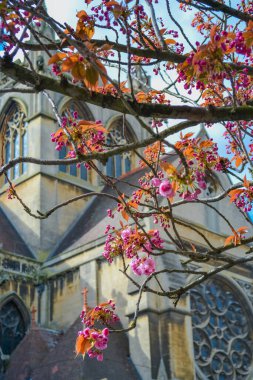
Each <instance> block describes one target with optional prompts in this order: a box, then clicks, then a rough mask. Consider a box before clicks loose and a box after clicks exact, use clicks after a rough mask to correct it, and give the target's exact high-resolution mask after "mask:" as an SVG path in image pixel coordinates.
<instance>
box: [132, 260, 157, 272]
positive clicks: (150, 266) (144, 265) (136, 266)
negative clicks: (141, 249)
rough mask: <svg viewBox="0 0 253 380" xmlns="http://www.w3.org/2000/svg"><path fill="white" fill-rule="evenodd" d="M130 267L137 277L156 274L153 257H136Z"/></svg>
mask: <svg viewBox="0 0 253 380" xmlns="http://www.w3.org/2000/svg"><path fill="white" fill-rule="evenodd" d="M130 266H131V268H132V271H133V272H134V273H135V274H136V275H137V276H141V275H142V274H145V275H146V276H149V275H150V274H152V273H153V272H155V261H154V259H152V257H142V258H139V257H135V258H134V259H133V260H132V261H131V262H130Z"/></svg>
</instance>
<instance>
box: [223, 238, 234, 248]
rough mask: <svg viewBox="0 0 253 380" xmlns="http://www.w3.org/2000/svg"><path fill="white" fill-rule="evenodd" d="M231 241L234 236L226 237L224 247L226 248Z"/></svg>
mask: <svg viewBox="0 0 253 380" xmlns="http://www.w3.org/2000/svg"><path fill="white" fill-rule="evenodd" d="M233 240H234V235H231V236H229V237H227V238H226V240H225V242H224V247H226V245H230V244H231V243H232V241H233Z"/></svg>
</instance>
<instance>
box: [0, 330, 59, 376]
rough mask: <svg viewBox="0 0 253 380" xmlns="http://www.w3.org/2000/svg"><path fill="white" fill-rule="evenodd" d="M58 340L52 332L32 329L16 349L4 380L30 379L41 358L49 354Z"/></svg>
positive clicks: (56, 335)
mask: <svg viewBox="0 0 253 380" xmlns="http://www.w3.org/2000/svg"><path fill="white" fill-rule="evenodd" d="M58 339H59V333H58V332H55V331H54V330H48V329H43V328H40V327H33V328H32V329H31V330H30V331H28V333H27V335H26V336H25V337H24V339H23V340H22V341H21V342H20V344H19V345H18V346H17V347H16V349H15V350H14V352H13V353H12V355H11V360H10V363H9V365H8V369H7V372H6V374H5V380H13V379H17V380H19V379H20V380H23V379H28V378H31V377H32V376H31V375H32V374H33V371H34V369H35V368H37V367H38V366H39V365H40V363H41V361H42V360H43V358H44V357H45V356H46V355H47V354H50V352H51V351H52V350H53V348H54V347H55V345H56V344H57V341H58Z"/></svg>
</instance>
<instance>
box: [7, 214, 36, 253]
mask: <svg viewBox="0 0 253 380" xmlns="http://www.w3.org/2000/svg"><path fill="white" fill-rule="evenodd" d="M0 250H4V251H8V252H11V253H15V254H17V255H19V256H24V257H29V258H33V259H34V256H33V254H32V252H31V251H30V249H29V248H28V246H27V245H26V244H25V242H24V240H23V239H22V237H21V236H20V235H19V233H18V232H17V230H16V229H15V228H14V227H13V225H12V224H11V222H10V221H9V219H8V218H7V216H6V215H5V213H4V212H3V210H2V209H1V208H0Z"/></svg>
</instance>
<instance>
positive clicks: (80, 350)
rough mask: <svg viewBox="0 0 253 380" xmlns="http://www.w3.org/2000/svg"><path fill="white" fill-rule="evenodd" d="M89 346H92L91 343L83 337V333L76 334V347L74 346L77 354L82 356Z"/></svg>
mask: <svg viewBox="0 0 253 380" xmlns="http://www.w3.org/2000/svg"><path fill="white" fill-rule="evenodd" d="M91 347H92V344H91V343H90V341H89V340H88V339H86V338H84V336H83V335H78V337H77V338H76V347H75V351H76V354H77V355H79V354H81V355H83V356H84V355H85V354H86V352H87V351H88V350H89V349H90V348H91Z"/></svg>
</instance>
